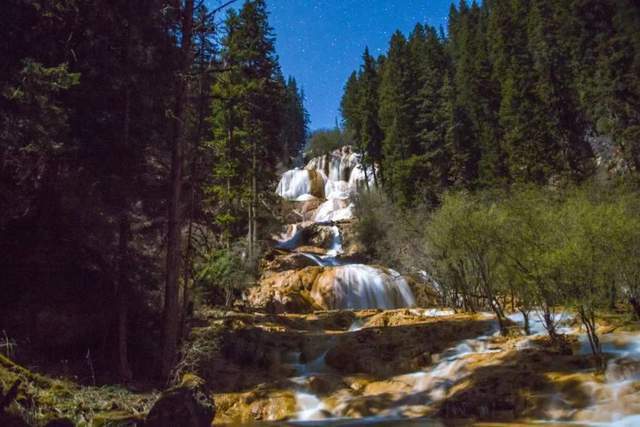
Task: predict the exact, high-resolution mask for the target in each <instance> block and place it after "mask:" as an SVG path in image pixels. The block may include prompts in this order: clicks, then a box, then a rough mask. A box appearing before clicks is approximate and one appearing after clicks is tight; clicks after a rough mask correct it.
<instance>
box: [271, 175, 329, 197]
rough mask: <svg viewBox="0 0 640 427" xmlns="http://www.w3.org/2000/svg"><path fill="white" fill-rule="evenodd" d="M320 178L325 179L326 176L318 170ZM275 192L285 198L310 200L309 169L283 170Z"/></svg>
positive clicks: (311, 195)
mask: <svg viewBox="0 0 640 427" xmlns="http://www.w3.org/2000/svg"><path fill="white" fill-rule="evenodd" d="M319 174H320V175H319V176H320V178H321V179H322V180H323V182H324V181H326V177H325V176H324V174H323V173H322V172H319ZM276 194H277V195H278V196H280V197H282V198H283V199H285V200H293V201H298V202H301V201H305V200H312V199H314V198H315V196H314V195H313V194H312V183H311V176H310V174H309V171H308V170H306V169H292V170H290V171H287V172H285V173H284V174H283V175H282V177H281V178H280V182H279V183H278V188H277V189H276Z"/></svg>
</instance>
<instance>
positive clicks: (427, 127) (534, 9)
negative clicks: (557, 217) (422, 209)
mask: <svg viewBox="0 0 640 427" xmlns="http://www.w3.org/2000/svg"><path fill="white" fill-rule="evenodd" d="M342 114H343V118H344V125H345V127H346V130H347V131H348V132H349V133H350V134H351V135H352V137H353V140H354V142H355V144H356V145H357V146H358V147H359V148H360V150H361V151H363V152H364V153H365V154H366V155H365V161H366V163H367V164H368V165H369V168H370V169H371V172H372V173H375V174H376V179H377V180H380V181H383V182H384V187H385V189H386V190H387V192H388V194H389V195H390V196H391V197H392V199H393V200H395V201H396V202H398V203H400V204H402V205H411V204H414V203H417V202H431V203H433V202H437V201H438V199H439V195H440V194H441V193H442V191H443V190H444V189H446V188H450V187H454V188H470V189H477V188H486V187H494V186H505V185H510V184H512V183H536V184H548V183H556V184H562V183H568V182H569V183H570V182H580V181H582V180H583V179H585V178H586V177H588V176H590V175H592V174H593V173H594V170H595V168H596V163H597V161H596V158H597V154H598V153H594V150H593V147H592V146H593V144H591V143H590V142H591V141H593V138H594V137H597V136H600V137H606V140H607V141H612V142H610V144H608V145H609V146H608V148H609V150H610V151H611V150H612V151H613V156H614V158H616V159H618V160H619V162H620V163H621V164H622V168H623V169H625V170H631V171H635V172H636V173H637V172H638V171H640V5H639V4H638V3H637V2H635V1H632V0H566V1H547V0H507V1H502V0H486V1H483V2H482V4H481V5H478V4H477V3H475V2H474V3H472V4H468V3H467V2H465V1H464V0H462V1H461V2H460V3H459V5H458V6H457V7H456V6H452V7H451V10H450V13H449V18H448V28H447V31H446V33H445V31H444V30H443V29H439V30H437V29H435V28H432V27H429V26H424V25H421V24H418V25H416V27H415V29H414V30H413V31H412V32H411V34H410V35H409V36H408V38H407V37H405V36H404V35H403V34H401V33H400V32H396V33H395V34H394V35H393V36H392V38H391V41H390V44H389V49H388V52H387V53H386V54H385V55H383V56H380V57H379V58H374V57H372V56H371V55H370V53H369V51H368V50H365V52H364V55H363V65H362V66H361V68H360V69H359V70H358V71H355V72H353V74H352V75H351V77H350V78H349V80H348V82H347V84H346V87H345V92H344V96H343V98H342ZM373 164H376V165H378V166H379V168H377V169H373V168H371V165H373Z"/></svg>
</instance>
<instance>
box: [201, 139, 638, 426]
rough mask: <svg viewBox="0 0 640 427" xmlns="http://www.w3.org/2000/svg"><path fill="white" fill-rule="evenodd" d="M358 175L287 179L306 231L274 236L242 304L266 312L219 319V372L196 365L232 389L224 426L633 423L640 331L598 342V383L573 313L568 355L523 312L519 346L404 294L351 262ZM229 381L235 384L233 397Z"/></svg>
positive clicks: (406, 282) (478, 318)
mask: <svg viewBox="0 0 640 427" xmlns="http://www.w3.org/2000/svg"><path fill="white" fill-rule="evenodd" d="M365 177H366V174H365V172H364V170H363V169H362V166H361V164H360V159H359V156H358V155H357V154H355V153H353V152H352V151H351V150H350V149H349V148H348V147H346V148H344V149H341V150H337V151H336V152H333V153H330V154H328V155H326V156H322V157H318V158H315V159H312V160H311V161H310V162H309V163H308V164H307V166H306V167H305V168H304V169H296V170H293V171H289V172H286V173H285V174H284V175H283V177H282V180H281V181H280V183H279V185H278V189H277V193H278V194H279V195H280V196H281V197H282V198H283V199H286V200H287V203H288V206H289V207H290V208H291V209H292V210H294V211H296V212H300V213H301V214H300V215H297V216H296V215H288V216H287V217H288V218H294V217H295V218H299V219H300V221H298V222H292V223H291V224H289V225H287V226H286V227H285V229H284V230H283V231H282V233H280V234H279V235H277V236H274V238H273V240H274V249H273V251H272V252H271V253H270V254H269V255H268V256H267V257H265V260H264V262H263V272H264V273H263V276H262V277H261V280H260V283H259V284H258V286H256V287H255V288H253V289H251V290H250V291H249V292H248V294H247V302H248V303H249V305H250V306H253V307H257V308H262V309H266V310H265V311H266V313H265V312H264V311H260V312H259V313H254V314H251V315H250V314H243V315H237V316H235V319H234V318H232V319H229V318H228V313H225V315H224V317H225V319H226V320H224V322H225V336H224V338H223V341H224V342H223V343H222V345H221V348H222V351H221V355H220V357H222V358H223V359H224V362H223V363H219V361H218V360H215V359H207V360H206V361H203V362H202V363H201V365H202V366H205V367H206V369H212V368H211V367H214V368H213V373H212V374H211V375H209V376H208V377H207V378H209V381H210V382H213V383H216V382H217V383H218V384H220V385H221V386H226V387H227V388H230V389H231V390H230V391H229V392H228V393H223V394H220V395H217V396H216V402H217V403H218V404H219V406H220V408H219V411H218V414H219V419H218V421H220V422H224V423H236V422H248V421H254V420H260V421H283V420H293V421H294V425H298V424H300V425H343V424H344V423H347V422H348V420H350V419H354V418H357V419H359V420H361V422H362V423H364V424H370V425H403V424H402V423H403V422H406V420H407V419H409V418H415V417H431V419H433V418H456V419H460V418H462V419H466V420H489V421H496V420H497V421H506V422H511V421H515V420H523V421H536V422H540V421H542V422H552V423H558V422H560V423H563V422H571V423H579V424H595V425H619V426H632V425H638V424H637V423H638V421H639V417H638V415H636V414H639V413H640V344H639V343H640V335H638V334H637V333H609V334H606V335H603V337H602V343H603V349H604V352H605V353H606V354H607V360H608V364H607V369H606V371H605V372H604V373H599V372H597V371H596V370H595V369H594V368H593V365H592V363H591V362H590V357H589V354H588V352H589V348H588V344H587V342H586V338H585V337H584V335H582V334H581V331H580V329H579V324H578V322H576V320H575V317H574V316H573V315H571V314H570V313H568V312H562V313H558V314H556V315H555V316H554V320H555V322H556V324H557V331H558V332H559V333H561V334H567V335H569V336H570V337H571V338H569V339H568V340H567V342H569V343H570V344H571V343H572V344H573V348H574V350H573V353H572V354H571V351H569V352H568V353H566V352H564V351H559V350H558V349H556V348H554V347H553V346H552V345H550V344H549V342H548V339H547V337H546V331H545V329H544V325H543V322H542V316H541V314H540V313H536V312H532V313H530V317H529V320H530V329H531V335H529V336H525V335H524V334H523V333H522V331H520V332H518V330H519V329H522V326H523V324H524V318H523V316H522V315H521V314H517V313H515V314H512V315H510V316H509V319H510V321H511V322H512V324H513V326H514V327H512V328H510V330H511V331H512V333H513V336H510V337H502V336H500V335H499V334H498V333H497V330H498V327H497V322H496V321H495V320H494V319H493V317H492V316H491V315H489V314H475V315H469V314H459V313H455V312H454V311H453V310H450V309H446V308H436V307H435V306H434V304H432V303H428V302H426V299H425V298H423V297H422V295H428V294H429V292H426V293H425V292H424V289H422V290H420V292H414V291H413V290H412V287H413V288H414V289H415V287H416V283H415V282H413V281H412V280H411V279H409V278H406V277H403V276H402V275H400V274H399V273H398V272H396V271H394V270H392V269H389V268H385V267H382V266H377V265H367V264H363V263H362V262H361V261H359V262H356V261H354V258H353V257H354V252H355V255H357V251H354V250H353V248H352V244H351V242H352V241H353V238H352V236H350V235H349V231H348V230H351V229H352V223H353V221H357V218H354V217H353V214H354V209H353V200H354V196H355V194H356V193H357V191H359V190H360V189H362V188H364V187H366V186H367V185H368V186H372V185H373V182H367V181H366V179H365ZM347 254H348V256H347ZM421 275H422V276H424V278H425V279H430V276H429V275H428V274H427V273H426V272H422V274H421ZM425 281H428V282H433V283H434V286H435V288H437V287H438V286H439V285H437V283H435V281H433V280H425ZM432 291H433V292H437V289H433V290H432ZM416 295H417V296H418V297H419V299H418V301H417V302H416V298H415V296H416ZM296 313H299V314H296ZM518 326H520V328H518ZM229 329H231V332H230V331H229ZM221 367H224V370H222V368H221ZM225 370H226V371H225ZM195 371H198V372H200V371H202V369H195ZM228 372H231V373H232V374H233V375H234V378H233V380H234V381H237V379H238V378H242V381H241V382H240V384H242V385H241V386H239V385H234V386H229V381H226V382H225V380H224V378H225V375H229V374H228ZM420 424H421V425H423V424H424V425H426V424H427V422H426V421H422V422H421V423H420Z"/></svg>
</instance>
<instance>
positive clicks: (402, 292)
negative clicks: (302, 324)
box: [312, 264, 415, 310]
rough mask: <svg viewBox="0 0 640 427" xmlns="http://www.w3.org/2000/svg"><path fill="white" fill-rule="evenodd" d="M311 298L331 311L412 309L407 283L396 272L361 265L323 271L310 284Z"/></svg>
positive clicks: (411, 295)
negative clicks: (311, 284) (312, 287)
mask: <svg viewBox="0 0 640 427" xmlns="http://www.w3.org/2000/svg"><path fill="white" fill-rule="evenodd" d="M312 296H313V297H314V299H315V300H316V301H321V302H324V304H325V305H327V306H328V307H330V308H332V309H354V310H358V309H368V308H381V309H385V310H388V309H393V308H402V307H413V306H414V305H415V299H414V297H413V293H412V292H411V288H409V285H408V284H407V281H406V280H405V279H404V277H402V276H401V275H400V274H399V273H398V272H397V271H394V270H388V271H383V270H382V269H381V268H375V267H371V266H368V265H364V264H348V265H342V266H338V267H334V268H332V269H330V270H328V271H326V272H325V273H324V274H323V275H322V277H321V278H320V279H318V281H317V282H316V284H315V285H314V289H313V291H312Z"/></svg>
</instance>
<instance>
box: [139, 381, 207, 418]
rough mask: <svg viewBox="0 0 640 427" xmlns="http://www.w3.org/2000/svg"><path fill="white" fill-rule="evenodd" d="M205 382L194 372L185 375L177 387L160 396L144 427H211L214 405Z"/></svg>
mask: <svg viewBox="0 0 640 427" xmlns="http://www.w3.org/2000/svg"><path fill="white" fill-rule="evenodd" d="M204 384H205V381H204V380H202V379H201V378H198V377H196V376H195V375H185V376H184V377H183V379H182V382H181V384H180V385H179V386H177V387H173V388H171V389H169V390H167V391H165V392H163V393H162V395H160V398H159V399H158V400H157V402H156V403H155V404H154V405H153V407H152V408H151V410H150V411H149V414H148V415H147V419H146V421H145V427H209V426H211V423H212V421H213V418H214V416H215V406H214V403H213V398H212V397H211V395H210V393H209V392H208V391H207V390H206V389H205V387H204Z"/></svg>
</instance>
